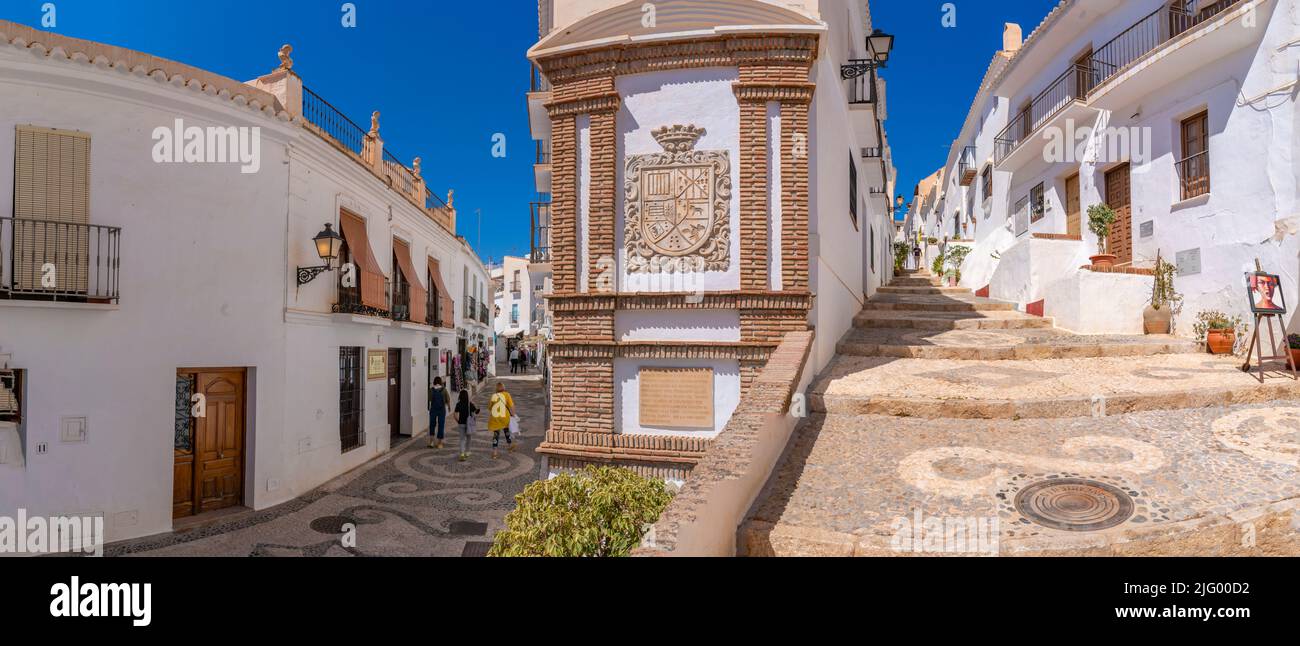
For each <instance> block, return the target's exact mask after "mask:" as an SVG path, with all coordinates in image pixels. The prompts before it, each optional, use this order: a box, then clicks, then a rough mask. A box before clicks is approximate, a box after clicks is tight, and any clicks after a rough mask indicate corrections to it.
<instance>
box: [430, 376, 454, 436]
mask: <svg viewBox="0 0 1300 646" xmlns="http://www.w3.org/2000/svg"><path fill="white" fill-rule="evenodd" d="M450 410H451V395H450V394H448V393H447V387H446V386H444V385H443V384H442V377H434V378H433V388H430V389H429V448H431V449H441V448H442V439H443V433H444V432H445V431H446V429H447V412H448V411H450Z"/></svg>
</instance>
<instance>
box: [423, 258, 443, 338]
mask: <svg viewBox="0 0 1300 646" xmlns="http://www.w3.org/2000/svg"><path fill="white" fill-rule="evenodd" d="M424 282H425V284H426V285H428V286H429V290H428V292H426V293H425V306H424V307H425V309H424V311H425V321H424V322H425V323H426V324H428V325H432V326H433V327H438V326H439V325H441V324H442V301H440V300H439V299H438V283H435V282H433V272H432V271H430V270H427V269H426V270H425V280H424Z"/></svg>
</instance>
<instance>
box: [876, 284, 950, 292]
mask: <svg viewBox="0 0 1300 646" xmlns="http://www.w3.org/2000/svg"><path fill="white" fill-rule="evenodd" d="M876 292H877V293H879V294H970V293H971V291H970V290H969V289H967V288H965V287H890V286H888V285H886V286H884V287H881V288H879V289H877V290H876Z"/></svg>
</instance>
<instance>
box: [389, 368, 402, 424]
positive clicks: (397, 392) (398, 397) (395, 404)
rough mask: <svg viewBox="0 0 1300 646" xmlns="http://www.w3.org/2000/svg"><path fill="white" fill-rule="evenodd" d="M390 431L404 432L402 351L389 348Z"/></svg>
mask: <svg viewBox="0 0 1300 646" xmlns="http://www.w3.org/2000/svg"><path fill="white" fill-rule="evenodd" d="M388 432H389V434H390V435H392V436H393V437H397V436H399V435H401V434H402V351H401V350H400V349H398V348H389V350H388Z"/></svg>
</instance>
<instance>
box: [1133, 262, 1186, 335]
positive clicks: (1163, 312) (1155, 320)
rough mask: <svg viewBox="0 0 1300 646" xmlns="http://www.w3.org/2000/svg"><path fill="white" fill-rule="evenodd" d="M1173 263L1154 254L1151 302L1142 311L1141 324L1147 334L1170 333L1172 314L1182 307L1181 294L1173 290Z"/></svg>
mask: <svg viewBox="0 0 1300 646" xmlns="http://www.w3.org/2000/svg"><path fill="white" fill-rule="evenodd" d="M1177 271H1178V269H1177V267H1175V266H1174V265H1173V263H1171V262H1169V261H1167V260H1165V259H1164V258H1162V257H1161V256H1160V255H1159V254H1157V255H1156V268H1155V284H1154V285H1153V286H1152V287H1151V304H1150V305H1147V308H1146V310H1144V311H1143V312H1142V326H1143V329H1144V330H1145V331H1146V333H1147V334H1172V333H1173V321H1174V314H1177V313H1178V310H1179V309H1181V308H1182V305H1183V296H1182V294H1179V293H1178V292H1177V291H1175V290H1174V275H1175V274H1176V273H1177Z"/></svg>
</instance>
